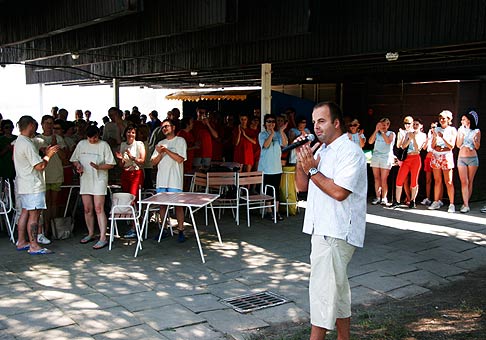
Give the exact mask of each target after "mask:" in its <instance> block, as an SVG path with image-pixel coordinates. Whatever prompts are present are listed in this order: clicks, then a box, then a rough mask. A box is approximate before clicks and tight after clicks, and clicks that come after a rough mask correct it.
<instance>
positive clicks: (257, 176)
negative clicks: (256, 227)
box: [238, 171, 277, 227]
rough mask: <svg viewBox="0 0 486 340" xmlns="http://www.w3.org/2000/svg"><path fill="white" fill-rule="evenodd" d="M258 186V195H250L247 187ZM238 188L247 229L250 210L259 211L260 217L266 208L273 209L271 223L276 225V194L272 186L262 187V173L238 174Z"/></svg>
mask: <svg viewBox="0 0 486 340" xmlns="http://www.w3.org/2000/svg"><path fill="white" fill-rule="evenodd" d="M252 184H256V185H258V184H259V185H260V188H261V189H260V193H259V194H256V195H255V194H250V192H249V190H248V187H250V185H252ZM238 186H239V192H240V193H239V195H240V202H242V203H241V205H245V206H246V219H247V224H248V227H250V210H251V209H261V210H262V217H263V215H264V213H265V209H266V208H273V221H274V223H277V194H276V192H275V187H274V186H273V185H268V184H267V185H265V188H264V187H263V172H261V171H252V172H241V173H239V174H238Z"/></svg>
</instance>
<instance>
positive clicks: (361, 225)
mask: <svg viewBox="0 0 486 340" xmlns="http://www.w3.org/2000/svg"><path fill="white" fill-rule="evenodd" d="M317 156H320V161H319V165H318V167H317V168H318V169H319V171H320V172H322V173H323V174H324V176H326V177H328V178H330V179H332V180H334V183H335V184H336V185H339V186H340V187H342V188H344V189H346V190H349V191H350V192H351V194H349V196H348V197H347V198H346V199H345V200H343V201H338V200H336V199H334V198H332V197H331V196H329V195H327V194H326V193H324V192H323V191H322V190H321V189H319V188H318V187H317V186H316V185H315V184H314V182H313V181H312V180H310V181H309V193H308V196H307V208H306V211H305V217H304V227H303V232H304V233H306V234H311V235H312V234H314V235H323V236H330V237H334V238H338V239H341V240H344V241H346V242H347V243H349V244H351V245H353V246H355V247H362V246H363V243H364V236H365V227H366V194H367V191H368V179H367V172H366V158H365V155H364V153H363V151H362V150H361V148H360V147H359V146H358V145H356V144H355V143H353V142H352V141H350V140H349V138H348V136H347V134H343V135H342V136H341V137H339V138H337V139H336V140H334V141H333V142H332V143H331V144H330V145H328V146H327V147H326V145H322V146H321V147H320V148H319V149H318V151H317V152H316V154H315V155H314V158H316V159H317Z"/></svg>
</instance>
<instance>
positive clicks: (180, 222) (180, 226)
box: [160, 205, 184, 231]
mask: <svg viewBox="0 0 486 340" xmlns="http://www.w3.org/2000/svg"><path fill="white" fill-rule="evenodd" d="M166 210H167V206H166V205H161V206H160V218H164V216H165V211H166ZM175 212H176V218H177V230H179V231H184V208H183V207H175ZM164 225H165V221H164Z"/></svg>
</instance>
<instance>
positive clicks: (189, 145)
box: [0, 107, 486, 253]
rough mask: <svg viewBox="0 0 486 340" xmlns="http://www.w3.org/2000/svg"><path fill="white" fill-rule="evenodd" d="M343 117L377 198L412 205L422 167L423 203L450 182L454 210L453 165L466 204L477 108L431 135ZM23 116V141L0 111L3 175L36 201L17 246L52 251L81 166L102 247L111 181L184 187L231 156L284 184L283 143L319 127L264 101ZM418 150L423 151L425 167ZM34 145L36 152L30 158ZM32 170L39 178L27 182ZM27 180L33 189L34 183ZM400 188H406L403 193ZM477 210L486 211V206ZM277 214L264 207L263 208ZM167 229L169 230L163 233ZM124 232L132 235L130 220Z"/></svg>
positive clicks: (288, 161) (290, 160) (413, 127)
mask: <svg viewBox="0 0 486 340" xmlns="http://www.w3.org/2000/svg"><path fill="white" fill-rule="evenodd" d="M344 122H345V123H344V125H345V128H346V136H347V138H349V140H351V141H352V142H353V143H355V144H356V145H358V146H359V147H360V148H363V147H364V146H365V144H366V143H368V145H372V146H373V153H372V157H371V162H370V166H371V169H372V173H373V178H374V196H375V197H374V198H373V199H372V201H371V204H373V205H376V204H382V205H384V206H386V207H389V208H396V207H399V206H404V205H406V206H408V207H410V208H415V207H416V199H417V194H418V182H419V174H420V171H421V170H422V169H423V171H424V172H425V178H426V181H425V182H426V188H425V193H426V197H425V198H424V199H423V200H422V201H421V203H422V204H424V205H427V206H428V209H440V208H441V207H442V206H443V205H444V203H443V202H442V197H443V187H444V184H445V187H446V192H447V197H448V199H449V205H448V212H455V202H454V185H453V180H452V179H453V171H454V169H455V168H457V170H458V173H459V178H460V181H461V193H462V206H461V208H460V211H461V212H462V213H467V212H469V211H470V206H469V200H470V198H471V195H472V191H473V182H474V177H475V174H476V172H477V169H478V166H479V161H478V156H477V150H478V149H479V147H480V140H481V134H480V131H479V129H478V128H477V125H478V115H477V113H476V112H474V111H470V112H467V113H464V114H463V115H462V116H461V126H460V127H459V128H458V129H456V128H455V127H453V126H452V113H451V112H450V111H442V112H440V114H439V117H438V122H437V123H432V124H431V126H430V129H429V130H428V132H427V134H426V133H424V131H423V125H422V121H421V120H420V118H417V117H415V118H413V117H411V116H407V117H405V118H404V119H403V127H402V128H400V129H399V130H398V131H397V133H395V132H393V131H391V130H389V128H390V123H391V122H390V120H389V119H388V118H381V119H380V120H379V121H378V123H377V124H376V127H375V130H374V131H373V132H372V134H371V135H370V136H369V138H368V139H367V138H366V136H365V134H364V131H363V130H362V129H360V123H359V121H358V119H353V118H349V117H345V120H344ZM17 125H18V128H19V130H20V136H19V137H21V139H20V140H19V139H18V137H17V136H15V135H13V134H12V131H13V128H14V123H13V122H12V121H11V120H9V119H2V120H1V123H0V161H2V164H3V166H2V167H0V177H2V178H4V179H9V180H10V182H11V183H13V184H14V185H15V188H16V190H17V193H18V195H19V196H18V197H19V198H20V201H21V204H22V208H24V196H23V195H27V197H26V198H25V201H26V202H27V203H26V204H25V207H26V208H25V209H26V211H27V212H30V209H32V207H34V208H35V209H34V210H36V211H37V213H36V214H34V215H32V216H31V214H30V213H29V214H27V215H21V217H20V220H19V240H18V242H17V249H19V250H20V249H29V251H31V252H40V253H42V252H44V253H48V252H49V251H48V250H47V249H46V248H42V247H41V246H40V245H47V244H49V243H50V240H49V238H50V236H51V235H50V234H51V228H49V226H50V225H51V223H52V221H53V220H54V219H55V218H56V217H59V210H60V209H59V205H60V203H59V201H60V200H62V193H61V191H62V188H61V186H62V185H63V184H64V185H70V184H72V183H73V180H75V178H74V177H75V176H76V174H77V176H79V183H80V195H81V197H82V202H83V206H84V217H85V222H86V226H87V229H88V234H87V235H86V236H85V237H83V238H82V239H81V243H83V244H85V243H89V242H91V241H96V242H95V244H94V246H93V248H94V249H100V248H103V247H105V246H106V245H107V240H106V229H107V217H106V214H105V211H104V205H105V196H106V192H107V186H108V184H109V183H110V184H112V183H119V184H120V185H121V190H122V191H123V192H127V193H131V194H132V195H134V196H135V197H137V195H138V190H139V188H143V189H154V188H155V190H156V191H157V192H174V191H175V192H177V191H179V192H180V191H183V190H186V191H187V190H189V181H188V178H189V176H184V175H185V174H192V173H194V171H197V170H198V169H201V168H204V169H208V168H210V167H211V165H212V164H214V162H229V163H231V162H234V163H237V164H240V165H241V166H240V171H242V172H248V171H257V170H258V171H262V172H263V174H264V184H271V185H273V186H274V187H275V188H276V190H277V192H279V190H280V189H279V187H280V181H281V175H282V172H283V171H282V169H283V168H282V167H283V166H285V165H295V163H296V162H297V154H296V149H293V150H291V151H290V152H282V148H283V147H285V146H287V145H288V144H291V143H293V142H294V141H295V140H299V138H301V137H302V136H306V135H308V134H310V133H311V130H312V129H313V126H312V125H310V124H308V122H307V119H306V116H304V115H296V112H295V110H294V109H293V108H288V109H287V110H285V113H282V114H280V115H274V114H267V115H265V116H264V117H263V123H262V122H261V114H260V110H259V109H255V110H254V111H253V112H252V113H241V114H240V115H239V116H235V115H232V114H221V113H220V112H217V111H209V110H208V109H206V108H205V107H198V108H197V109H196V110H195V112H187V113H186V112H185V115H184V117H183V118H182V117H181V112H180V110H179V109H177V108H174V109H172V110H171V111H169V112H168V113H167V115H166V117H165V119H163V120H161V119H160V118H159V114H158V112H157V111H155V110H153V111H151V112H150V113H149V114H148V116H146V115H143V114H141V113H140V111H139V110H138V108H137V107H133V109H132V110H131V111H121V110H119V109H118V108H116V107H112V108H110V109H109V110H108V115H107V116H106V117H103V123H102V124H100V127H98V123H97V122H95V121H92V120H91V112H90V111H89V110H86V111H84V112H83V111H82V110H76V112H75V117H74V120H73V121H69V120H68V111H67V110H65V109H58V108H57V107H53V108H52V110H51V114H50V115H45V116H43V117H42V119H41V122H40V126H41V129H42V131H37V130H38V123H37V122H36V121H35V120H34V119H33V118H32V117H29V116H23V117H21V119H20V120H19V121H18V123H17ZM309 128H310V129H309ZM16 139H17V140H16ZM18 141H22V144H20V145H23V146H24V148H23V149H21V148H19V149H21V150H23V151H22V152H23V154H21V153H20V151H18V150H17V148H15V147H14V145H17V144H16V143H17V142H18ZM27 146H28V147H27ZM455 147H457V148H459V153H458V159H457V162H455V161H454V157H453V152H452V151H453V149H454V148H455ZM397 150H398V151H400V152H398V153H397V152H396V151H397ZM422 150H424V152H426V154H427V155H426V157H425V161H424V162H423V163H424V164H423V166H422V159H421V155H420V154H421V151H422ZM34 153H35V154H36V155H37V156H38V157H33V156H32V154H34ZM22 157H24V158H22ZM41 163H42V164H43V165H42V166H41V165H40V164H41ZM27 164H29V165H28V166H27ZM396 165H398V174H397V176H396V181H395V192H394V195H393V197H390V195H389V190H388V180H389V179H388V177H389V174H390V170H391V169H392V167H393V166H396ZM27 177H28V178H27ZM32 178H36V179H37V181H38V182H35V183H31V182H32ZM153 179H155V185H154V181H153ZM25 183H29V185H28V186H27V187H29V190H28V191H27V192H24V191H25V190H24V189H25V188H26V186H25ZM432 183H433V184H432ZM22 188H24V189H22ZM30 188H35V190H34V192H33V191H32V190H30ZM250 190H258V188H250ZM42 192H44V194H43V195H44V199H43V200H37V201H36V200H33V201H32V198H31V197H28V196H29V195H30V194H40V193H42ZM402 193H405V198H404V200H403V199H402ZM389 198H390V201H389ZM277 199H278V197H277ZM29 201H30V202H29ZM44 201H45V202H44ZM28 203H29V204H28ZM30 203H33V204H34V205H32V204H30ZM44 209H45V210H44ZM163 209H165V208H164V207H163V208H162V210H163ZM481 211H482V212H486V209H485V208H483V209H482V210H481ZM22 212H24V209H22ZM41 212H42V214H41ZM163 212H164V211H163ZM176 215H177V221H178V229H179V236H178V241H179V242H184V240H185V236H184V223H183V222H184V215H183V213H182V211H176ZM41 216H42V217H41ZM95 216H96V222H97V223H95ZM162 216H163V215H162ZM272 216H273V214H272V212H271V211H268V212H267V214H266V217H267V218H272ZM277 219H278V220H283V217H282V216H281V215H280V214H278V213H277ZM27 220H28V222H27ZM33 221H35V223H34V222H33ZM32 223H34V224H35V225H36V227H35V231H34V230H32V228H31V227H30V226H31V225H32ZM21 224H22V225H21ZM27 224H28V225H29V228H27V227H26V226H27ZM96 224H97V225H98V226H99V229H100V236H99V238H95V233H96V232H95V225H96ZM23 231H27V232H28V234H29V239H28V240H27V239H26V238H25V235H23V236H22V237H20V234H21V233H22V232H23ZM166 234H167V231H166V230H165V231H164V233H163V236H165V235H166ZM125 237H127V238H130V237H136V232H135V230H134V227H133V226H132V227H131V228H130V229H129V230H128V232H127V233H126V234H125Z"/></svg>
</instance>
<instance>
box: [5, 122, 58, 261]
mask: <svg viewBox="0 0 486 340" xmlns="http://www.w3.org/2000/svg"><path fill="white" fill-rule="evenodd" d="M17 125H18V128H19V130H20V136H18V138H17V140H16V142H15V146H14V155H13V159H14V164H15V171H16V173H17V177H16V185H17V191H18V193H19V198H20V204H21V207H22V212H21V214H20V217H19V221H18V231H19V232H18V234H19V239H18V242H17V250H28V251H29V254H31V255H44V254H51V253H52V251H50V250H49V249H47V248H41V247H40V246H39V244H38V242H37V235H38V232H39V216H40V213H41V210H44V209H46V183H45V180H44V169H45V168H46V166H47V164H48V163H49V160H50V159H51V157H52V156H54V155H55V154H56V153H57V151H58V150H59V145H50V146H48V147H47V148H46V150H45V152H44V153H45V156H44V158H41V156H39V151H38V148H37V147H36V146H35V145H34V143H33V142H32V139H31V138H32V137H34V135H35V131H36V130H37V125H38V124H37V122H36V121H35V119H34V118H32V117H30V116H22V117H21V118H20V119H19V121H18V123H17ZM26 230H27V233H28V236H29V241H27V240H26V239H25V236H26V235H25V232H26Z"/></svg>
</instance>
